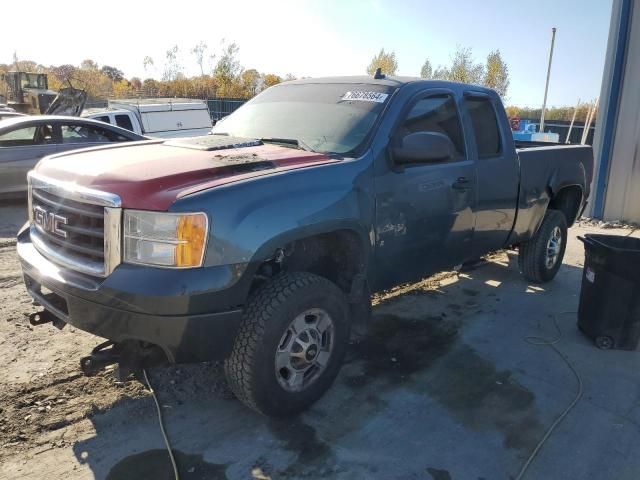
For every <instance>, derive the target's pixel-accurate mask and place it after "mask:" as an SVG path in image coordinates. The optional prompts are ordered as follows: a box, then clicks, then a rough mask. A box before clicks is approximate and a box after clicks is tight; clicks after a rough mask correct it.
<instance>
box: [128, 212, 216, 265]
mask: <svg viewBox="0 0 640 480" xmlns="http://www.w3.org/2000/svg"><path fill="white" fill-rule="evenodd" d="M207 229H208V222H207V215H206V214H204V213H166V212H147V211H142V210H125V211H124V261H125V262H127V263H138V264H142V265H153V266H159V267H169V268H188V267H200V266H202V262H203V260H204V250H205V245H206V242H207Z"/></svg>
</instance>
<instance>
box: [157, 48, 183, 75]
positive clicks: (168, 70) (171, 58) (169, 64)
mask: <svg viewBox="0 0 640 480" xmlns="http://www.w3.org/2000/svg"><path fill="white" fill-rule="evenodd" d="M179 51H180V49H179V48H178V45H174V46H173V47H172V48H170V49H169V50H167V52H166V53H165V58H166V60H165V64H164V73H163V74H162V80H164V81H169V80H175V79H176V77H177V76H178V74H179V73H180V72H181V71H182V67H181V66H180V63H179V62H178V52H179Z"/></svg>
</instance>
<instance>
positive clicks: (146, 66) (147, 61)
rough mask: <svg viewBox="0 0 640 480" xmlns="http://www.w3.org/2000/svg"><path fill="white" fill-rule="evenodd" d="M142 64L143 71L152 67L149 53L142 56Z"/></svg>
mask: <svg viewBox="0 0 640 480" xmlns="http://www.w3.org/2000/svg"><path fill="white" fill-rule="evenodd" d="M142 66H143V67H144V71H145V72H146V71H147V70H149V69H150V68H151V67H153V58H151V57H150V56H149V55H147V56H146V57H144V60H142Z"/></svg>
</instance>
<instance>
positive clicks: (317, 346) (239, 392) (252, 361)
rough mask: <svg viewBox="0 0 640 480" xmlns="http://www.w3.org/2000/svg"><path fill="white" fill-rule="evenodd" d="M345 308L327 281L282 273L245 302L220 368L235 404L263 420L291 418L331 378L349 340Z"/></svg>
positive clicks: (317, 395)
mask: <svg viewBox="0 0 640 480" xmlns="http://www.w3.org/2000/svg"><path fill="white" fill-rule="evenodd" d="M349 329H350V324H349V307H348V304H347V300H346V298H345V295H344V294H343V293H342V291H341V290H340V289H339V288H338V287H337V286H336V285H334V284H333V283H332V282H330V281H329V280H327V279H325V278H323V277H320V276H318V275H314V274H311V273H305V272H293V273H282V274H279V275H277V276H275V277H274V278H272V279H271V280H269V281H268V282H267V283H265V284H264V285H262V286H260V287H259V288H258V289H257V290H256V291H255V292H254V293H253V294H252V295H251V297H250V298H249V301H248V302H247V305H246V307H245V310H244V314H243V319H242V323H241V326H240V330H239V332H238V335H237V337H236V340H235V343H234V346H233V350H232V352H231V355H230V356H229V358H228V359H227V360H225V364H224V368H225V374H226V377H227V381H228V382H229V385H230V386H231V389H232V390H233V392H234V394H235V395H236V397H238V399H240V400H241V401H242V402H243V403H245V404H246V405H247V406H249V407H250V408H252V409H254V410H256V411H258V412H260V413H262V414H264V415H268V416H276V417H277V416H286V415H293V414H296V413H298V412H301V411H302V410H305V409H306V408H307V407H309V406H310V405H311V404H312V403H314V402H315V401H316V400H318V399H319V398H320V397H321V396H322V395H323V394H324V392H325V391H326V390H327V389H328V388H329V387H330V386H331V384H332V383H333V380H334V379H335V377H336V375H337V374H338V371H339V370H340V367H341V365H342V360H343V358H344V354H345V351H346V348H347V344H348V341H349Z"/></svg>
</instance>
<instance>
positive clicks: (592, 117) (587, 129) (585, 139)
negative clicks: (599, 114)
mask: <svg viewBox="0 0 640 480" xmlns="http://www.w3.org/2000/svg"><path fill="white" fill-rule="evenodd" d="M599 101H600V97H598V98H596V102H595V103H594V105H593V110H591V115H589V120H588V121H587V124H586V125H585V127H584V137H583V138H582V145H584V144H586V143H587V138H588V137H589V130H590V129H591V122H592V121H593V119H594V118H596V110H597V109H598V102H599Z"/></svg>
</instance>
